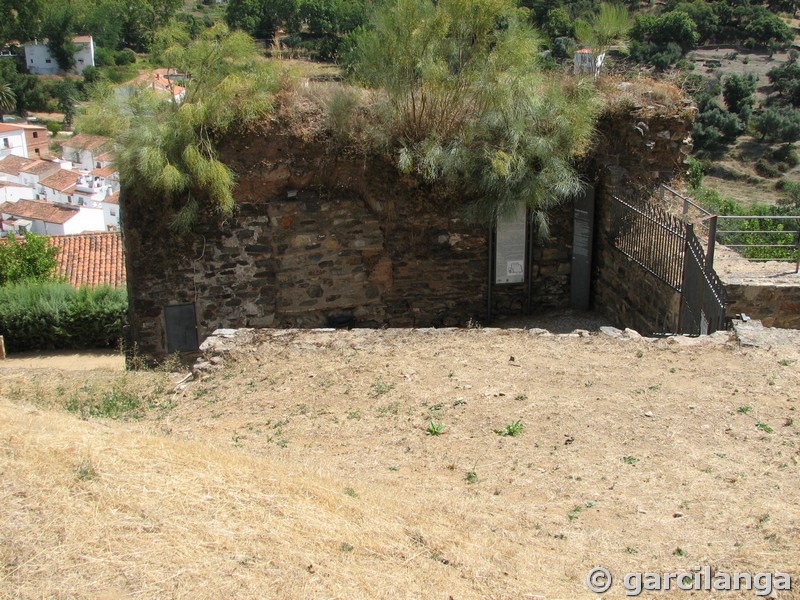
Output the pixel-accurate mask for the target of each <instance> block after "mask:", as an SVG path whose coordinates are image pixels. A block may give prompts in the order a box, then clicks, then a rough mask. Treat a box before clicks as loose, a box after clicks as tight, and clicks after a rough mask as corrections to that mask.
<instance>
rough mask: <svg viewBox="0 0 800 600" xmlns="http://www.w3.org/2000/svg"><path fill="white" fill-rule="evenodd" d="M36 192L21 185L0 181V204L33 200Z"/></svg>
mask: <svg viewBox="0 0 800 600" xmlns="http://www.w3.org/2000/svg"><path fill="white" fill-rule="evenodd" d="M35 198H36V190H35V189H33V188H32V187H28V186H27V185H22V184H21V183H12V182H10V181H0V202H16V201H17V200H33V199H35Z"/></svg>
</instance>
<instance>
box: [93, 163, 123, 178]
mask: <svg viewBox="0 0 800 600" xmlns="http://www.w3.org/2000/svg"><path fill="white" fill-rule="evenodd" d="M116 172H117V168H116V167H115V166H113V165H109V166H107V167H100V168H99V169H93V170H92V171H91V173H92V175H97V176H98V177H111V176H112V175H113V174H114V173H116Z"/></svg>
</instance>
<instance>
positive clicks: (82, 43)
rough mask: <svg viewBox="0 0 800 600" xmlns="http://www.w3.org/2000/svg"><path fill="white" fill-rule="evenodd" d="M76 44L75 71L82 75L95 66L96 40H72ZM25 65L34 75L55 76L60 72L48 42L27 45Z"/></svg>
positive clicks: (36, 41) (88, 38)
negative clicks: (84, 71)
mask: <svg viewBox="0 0 800 600" xmlns="http://www.w3.org/2000/svg"><path fill="white" fill-rule="evenodd" d="M72 43H73V44H75V46H76V47H77V49H76V50H75V55H74V56H75V69H74V71H75V72H76V73H77V74H78V75H81V74H83V70H84V69H85V68H86V67H93V66H94V40H93V39H92V36H90V35H79V36H76V37H74V38H72ZM25 65H26V66H27V67H28V72H29V73H31V74H33V75H55V74H56V73H58V72H59V69H58V63H57V62H56V59H55V58H53V57H52V55H51V54H50V50H49V49H48V47H47V40H41V41H40V40H34V41H32V42H28V43H26V44H25Z"/></svg>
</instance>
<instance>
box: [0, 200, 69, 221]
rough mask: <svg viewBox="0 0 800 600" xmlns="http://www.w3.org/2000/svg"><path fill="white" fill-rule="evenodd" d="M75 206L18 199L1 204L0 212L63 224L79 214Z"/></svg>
mask: <svg viewBox="0 0 800 600" xmlns="http://www.w3.org/2000/svg"><path fill="white" fill-rule="evenodd" d="M78 210H79V209H78V207H77V206H76V207H75V208H72V207H69V206H64V205H61V204H53V203H52V202H45V201H42V200H17V201H16V202H3V203H2V204H0V213H5V214H7V215H12V216H14V217H19V218H22V219H36V220H38V221H45V222H47V223H57V224H63V223H66V222H67V221H69V220H70V219H71V218H72V217H74V216H75V215H77V214H78Z"/></svg>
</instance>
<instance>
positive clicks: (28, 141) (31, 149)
mask: <svg viewBox="0 0 800 600" xmlns="http://www.w3.org/2000/svg"><path fill="white" fill-rule="evenodd" d="M14 126H15V127H19V128H20V129H22V131H24V132H25V145H26V146H27V151H28V154H27V157H28V158H49V157H50V132H49V131H47V128H46V127H42V126H41V125H31V124H30V123H15V124H14Z"/></svg>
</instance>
